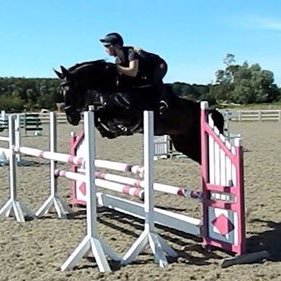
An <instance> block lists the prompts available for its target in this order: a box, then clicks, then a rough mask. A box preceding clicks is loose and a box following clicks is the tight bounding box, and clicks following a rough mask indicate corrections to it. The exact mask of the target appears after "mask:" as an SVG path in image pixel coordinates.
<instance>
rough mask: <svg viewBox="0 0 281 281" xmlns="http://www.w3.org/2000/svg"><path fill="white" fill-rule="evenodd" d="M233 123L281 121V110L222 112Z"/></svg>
mask: <svg viewBox="0 0 281 281" xmlns="http://www.w3.org/2000/svg"><path fill="white" fill-rule="evenodd" d="M221 112H222V113H223V114H224V117H225V119H226V120H231V121H281V110H222V111H221Z"/></svg>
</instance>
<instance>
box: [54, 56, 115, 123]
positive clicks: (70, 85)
mask: <svg viewBox="0 0 281 281" xmlns="http://www.w3.org/2000/svg"><path fill="white" fill-rule="evenodd" d="M54 71H55V73H56V74H57V76H58V77H59V78H60V79H61V84H60V90H61V92H62V94H63V97H64V103H65V113H66V116H67V120H68V122H69V123H70V124H72V125H75V126H76V125H78V124H79V122H80V119H81V111H83V110H85V109H86V107H87V106H88V105H89V103H90V101H89V96H88V93H89V92H90V91H100V92H102V91H109V90H111V89H114V88H116V81H117V71H116V67H115V65H114V64H111V63H106V62H105V61H104V60H98V61H92V62H84V63H81V64H76V65H74V66H72V67H70V68H69V69H66V68H65V67H63V66H61V72H59V71H57V70H54Z"/></svg>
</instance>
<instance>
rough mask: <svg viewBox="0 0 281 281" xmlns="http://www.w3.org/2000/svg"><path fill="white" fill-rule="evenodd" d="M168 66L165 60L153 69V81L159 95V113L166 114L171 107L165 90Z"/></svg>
mask: <svg viewBox="0 0 281 281" xmlns="http://www.w3.org/2000/svg"><path fill="white" fill-rule="evenodd" d="M167 70H168V66H167V64H166V62H165V61H163V62H161V63H160V64H159V65H157V67H155V69H154V71H153V77H152V78H153V82H154V84H155V86H156V91H157V96H158V99H159V113H160V115H164V114H165V113H166V112H167V110H168V107H169V97H168V95H167V93H166V91H165V87H164V84H163V81H162V79H163V77H164V76H165V75H166V73H167Z"/></svg>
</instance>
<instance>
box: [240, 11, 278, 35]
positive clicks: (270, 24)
mask: <svg viewBox="0 0 281 281" xmlns="http://www.w3.org/2000/svg"><path fill="white" fill-rule="evenodd" d="M241 23H242V24H243V25H244V26H245V27H247V28H251V29H259V30H261V29H262V30H270V31H281V19H278V18H271V17H264V16H258V15H250V16H249V15H248V16H244V17H242V19H241Z"/></svg>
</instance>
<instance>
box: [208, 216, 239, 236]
mask: <svg viewBox="0 0 281 281" xmlns="http://www.w3.org/2000/svg"><path fill="white" fill-rule="evenodd" d="M212 224H213V225H214V226H215V227H216V229H217V230H218V231H219V232H220V234H221V235H224V236H225V235H226V234H228V233H229V232H231V231H233V230H234V228H235V227H234V225H233V224H232V222H231V221H230V220H229V219H228V218H227V217H226V216H225V215H224V214H221V215H219V216H218V217H216V218H215V219H214V220H213V221H212Z"/></svg>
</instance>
